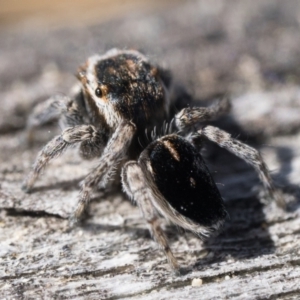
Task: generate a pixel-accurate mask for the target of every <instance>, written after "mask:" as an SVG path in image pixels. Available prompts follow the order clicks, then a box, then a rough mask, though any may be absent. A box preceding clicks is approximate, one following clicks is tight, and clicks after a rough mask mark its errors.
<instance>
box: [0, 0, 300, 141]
mask: <svg viewBox="0 0 300 300" xmlns="http://www.w3.org/2000/svg"><path fill="white" fill-rule="evenodd" d="M299 24H300V3H299V1H297V0H290V1H288V2H282V1H279V0H262V1H259V2H258V1H257V2H254V1H251V0H244V1H237V0H229V1H226V2H225V1H222V0H215V1H213V2H208V1H204V0H187V1H179V0H178V1H175V0H172V1H171V0H164V1H159V0H152V1H138V0H115V1H108V0H102V1H96V0H87V1H84V2H83V1H70V0H69V1H66V0H64V1H51V2H49V1H33V0H29V1H26V2H20V1H4V0H1V1H0V26H1V27H0V88H1V100H0V101H1V102H2V103H6V104H5V105H2V109H1V111H0V132H5V131H7V130H10V129H14V128H15V129H17V128H22V126H24V120H25V119H24V116H25V115H26V114H27V112H28V109H31V107H32V105H34V104H35V103H36V101H39V100H41V99H43V98H45V97H48V96H49V95H53V93H58V92H62V93H66V92H67V91H68V89H69V88H70V86H71V85H72V82H73V81H74V78H73V73H74V72H75V70H76V68H77V66H78V65H79V64H80V63H82V62H83V61H85V59H86V58H87V57H88V56H90V55H91V54H94V53H103V52H104V51H106V50H108V49H110V48H112V47H119V48H135V49H138V50H141V51H143V52H144V53H145V54H147V55H148V56H149V57H150V58H151V59H152V60H153V61H154V62H156V63H159V64H161V65H163V66H164V67H167V68H169V69H171V71H172V72H173V74H174V77H175V79H176V81H177V82H179V83H180V84H182V85H183V86H185V87H186V89H187V90H188V91H189V93H190V94H191V95H192V96H193V97H194V98H195V99H198V100H202V101H206V100H209V99H213V98H215V97H218V96H219V95H222V94H224V93H226V94H229V95H230V96H231V97H232V98H233V102H234V103H235V99H236V98H238V99H239V100H238V101H237V102H236V105H234V109H233V114H234V115H235V117H236V118H237V120H238V121H239V122H240V123H241V126H242V127H243V128H244V129H245V130H247V131H251V132H253V133H255V134H256V133H259V134H263V135H267V136H269V135H270V134H274V133H279V132H281V133H286V132H294V131H295V130H297V128H298V127H299V125H300V120H299V119H300V118H299V117H298V116H299V113H300V111H299V108H298V106H297V103H298V102H299V90H298V83H299V76H300V69H299V64H298V62H299V58H300V35H299ZM51 76H52V77H51ZM50 78H51V79H50ZM240 97H242V99H240ZM245 97H246V98H245ZM278 97H279V98H278ZM283 99H284V101H283ZM258 103H260V104H259V105H258ZM274 103H275V104H276V105H274ZM295 103H296V104H295ZM278 106H280V107H281V106H284V107H283V109H282V110H281V111H278V110H277V111H274V108H276V107H277V108H278ZM291 107H292V109H290V108H291ZM244 111H245V112H247V114H246V115H245V114H244V113H243V112H244ZM8 116H9V117H8ZM12 116H13V117H12ZM286 116H289V118H287V117H286ZM257 120H260V121H259V122H258V121H257ZM278 121H279V122H278ZM266 124H269V126H266Z"/></svg>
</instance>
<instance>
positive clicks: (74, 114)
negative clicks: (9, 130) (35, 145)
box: [26, 95, 83, 143]
mask: <svg viewBox="0 0 300 300" xmlns="http://www.w3.org/2000/svg"><path fill="white" fill-rule="evenodd" d="M59 118H61V125H62V127H63V128H66V127H71V126H75V125H79V124H83V118H82V113H81V111H80V109H79V106H78V104H77V103H76V102H75V101H74V100H72V99H71V98H69V97H67V96H63V95H57V96H54V97H51V98H49V99H48V100H46V101H43V102H41V103H39V104H37V105H36V106H35V108H34V110H33V112H32V114H31V115H30V116H29V118H28V121H27V124H26V136H27V141H28V143H31V142H32V141H33V134H34V128H36V127H39V126H42V125H44V124H46V123H48V122H50V121H54V120H58V119H59Z"/></svg>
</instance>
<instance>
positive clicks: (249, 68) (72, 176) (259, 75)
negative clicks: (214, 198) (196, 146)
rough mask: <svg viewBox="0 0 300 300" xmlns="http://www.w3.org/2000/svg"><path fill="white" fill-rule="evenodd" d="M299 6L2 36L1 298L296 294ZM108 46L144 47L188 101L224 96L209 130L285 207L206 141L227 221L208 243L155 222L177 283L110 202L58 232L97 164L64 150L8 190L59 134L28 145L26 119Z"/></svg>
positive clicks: (202, 7) (205, 5) (128, 210)
mask: <svg viewBox="0 0 300 300" xmlns="http://www.w3.org/2000/svg"><path fill="white" fill-rule="evenodd" d="M299 11H300V5H299V2H298V1H273V0H269V1H268V0H264V1H257V2H254V1H226V3H225V2H222V1H211V2H209V1H185V2H184V3H182V5H180V6H178V5H177V6H176V7H174V8H172V9H171V10H169V11H165V12H161V13H158V14H155V15H153V14H152V15H150V14H142V15H139V14H135V15H131V16H128V17H126V18H123V19H118V20H115V21H111V22H108V23H104V24H101V25H97V26H96V25H95V26H90V27H88V28H76V29H57V30H49V31H47V30H45V29H43V28H39V29H35V30H34V29H31V30H28V29H24V30H22V29H21V28H20V30H19V31H13V32H10V31H8V30H5V31H2V32H0V41H1V47H0V85H1V90H0V99H1V100H0V101H1V110H0V133H1V135H0V162H1V164H0V180H1V186H0V208H1V211H0V228H1V229H0V257H1V258H0V298H1V299H4V298H6V299H38V298H46V299H75V298H76V299H170V298H173V299H299V297H300V283H299V282H300V245H299V234H300V231H299V228H300V219H299V216H300V209H299V197H300V190H299V184H300V147H299V145H300V130H299V129H300V88H299V86H298V83H299V76H300V74H299V61H300V52H299V49H300V35H299ZM113 46H118V47H122V48H124V47H133V48H139V49H140V48H142V49H144V50H145V52H146V53H148V54H149V56H150V57H151V58H152V59H154V60H155V61H157V62H159V63H161V64H164V65H165V66H169V67H170V69H171V70H172V71H173V73H174V74H175V77H176V79H177V80H178V82H180V83H181V84H183V85H184V86H186V87H187V89H188V90H189V91H190V92H191V93H192V94H193V95H194V97H195V98H196V99H198V101H199V102H200V101H203V100H207V99H212V98H213V97H215V96H217V95H218V94H219V93H224V92H226V93H228V94H229V95H230V96H231V97H232V98H233V111H232V113H231V115H230V116H229V117H226V118H223V119H222V120H220V122H219V123H218V126H220V127H222V128H226V130H228V131H229V132H230V133H232V134H233V135H234V136H239V137H240V138H241V139H242V140H243V141H245V142H248V143H250V144H253V145H255V146H256V147H258V148H259V149H260V150H261V151H262V154H263V157H264V158H265V160H266V161H267V164H268V166H269V167H270V169H271V170H273V172H272V174H273V177H274V179H275V181H276V183H277V184H278V185H279V186H281V187H282V189H283V191H284V192H285V198H286V201H287V202H288V210H287V211H286V212H283V211H281V210H279V209H277V208H276V207H274V206H273V205H270V204H267V205H264V204H262V203H263V202H264V198H263V195H261V193H259V187H260V185H259V182H258V179H257V176H256V174H255V172H254V171H253V170H252V169H251V168H250V167H249V166H247V165H246V164H244V163H243V162H241V161H240V160H239V159H237V158H234V157H233V156H232V155H230V154H228V153H226V152H224V151H220V150H219V149H217V148H216V147H213V146H209V147H208V148H207V151H205V152H204V155H205V157H206V160H207V161H208V164H209V166H210V169H211V171H212V173H213V175H214V177H215V179H216V182H217V183H218V186H219V188H220V190H221V193H222V195H223V197H224V199H225V201H226V205H227V209H228V212H229V214H230V216H231V218H230V220H228V221H227V223H226V225H225V227H224V230H223V232H222V233H221V234H220V235H219V236H218V237H215V238H213V239H210V240H208V241H206V242H201V241H200V240H199V239H198V238H197V237H195V236H194V235H192V234H191V233H188V232H180V231H178V230H177V229H176V228H174V227H172V226H167V232H168V237H169V240H170V243H171V247H172V249H173V250H174V254H175V256H176V257H177V258H178V260H179V261H180V263H181V264H182V265H183V266H185V267H186V268H187V274H186V275H183V276H180V277H176V276H175V275H173V274H172V273H171V272H170V270H169V267H168V265H167V262H166V259H165V257H164V255H163V253H162V252H161V251H160V250H158V249H157V246H156V244H155V243H154V241H152V239H151V237H150V235H149V233H148V231H147V227H146V225H145V223H144V222H143V220H142V219H141V216H140V214H139V211H138V209H137V207H135V206H133V205H132V204H131V203H130V202H129V201H128V200H126V198H125V197H124V196H122V194H121V193H118V192H115V193H106V194H104V193H99V194H98V195H95V198H94V201H93V202H92V204H91V209H90V216H89V217H88V218H87V219H86V221H85V222H84V223H83V224H82V225H81V226H80V227H77V228H75V229H73V230H71V231H70V230H69V227H68V221H67V218H68V216H69V214H70V212H71V211H72V209H73V207H74V205H75V203H76V197H77V192H78V185H79V182H80V180H81V179H82V178H83V176H84V175H85V174H86V173H87V172H88V170H89V169H90V168H92V166H93V165H94V164H95V161H91V162H86V161H81V159H80V158H79V156H78V155H77V152H76V151H75V150H76V149H74V150H71V151H69V152H67V153H66V154H65V155H64V156H63V157H61V158H59V159H57V160H55V161H54V162H53V163H51V165H50V166H49V168H48V169H47V170H46V171H45V173H44V176H43V177H41V179H40V180H39V181H38V182H37V185H36V188H35V189H34V192H33V193H32V194H30V195H27V194H24V193H23V192H22V191H21V190H20V185H21V182H22V180H23V178H24V176H25V175H26V174H27V173H28V171H29V169H30V165H31V163H32V162H33V160H34V158H35V156H36V154H37V152H38V150H39V149H40V147H41V146H42V145H43V144H44V143H45V142H46V141H47V140H49V138H51V137H52V136H53V135H54V134H55V133H57V132H58V129H57V127H56V126H55V125H51V126H48V127H46V128H43V129H41V130H38V131H37V134H36V142H35V143H34V145H33V146H32V147H31V148H28V147H27V146H26V144H25V143H24V124H25V121H26V116H27V115H28V113H29V111H30V110H31V108H32V107H33V105H34V104H35V103H37V102H38V101H42V100H43V99H45V98H46V97H48V96H50V95H53V94H55V93H60V92H63V93H66V92H67V91H68V89H69V88H70V87H71V85H72V83H73V82H74V81H75V79H73V77H72V72H74V71H75V69H76V67H77V66H78V64H79V63H81V62H82V61H83V60H84V59H85V58H86V56H88V55H90V54H92V53H94V52H103V51H104V50H106V49H109V48H111V47H113ZM258 195H261V196H260V197H258ZM195 278H200V279H201V280H202V282H201V283H202V284H201V285H199V286H192V281H193V279H195ZM198 283H199V281H198Z"/></svg>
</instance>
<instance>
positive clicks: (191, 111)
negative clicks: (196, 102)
mask: <svg viewBox="0 0 300 300" xmlns="http://www.w3.org/2000/svg"><path fill="white" fill-rule="evenodd" d="M230 108H231V104H230V101H229V100H228V99H227V98H223V99H222V100H220V101H218V102H217V103H215V104H214V105H212V106H210V107H186V108H183V109H182V110H181V111H180V112H179V113H177V114H176V116H175V125H176V127H177V128H178V129H179V130H184V129H187V128H189V127H192V126H195V125H197V124H198V123H200V122H205V121H210V120H214V119H217V118H218V117H220V116H222V115H224V114H226V113H228V112H229V110H230Z"/></svg>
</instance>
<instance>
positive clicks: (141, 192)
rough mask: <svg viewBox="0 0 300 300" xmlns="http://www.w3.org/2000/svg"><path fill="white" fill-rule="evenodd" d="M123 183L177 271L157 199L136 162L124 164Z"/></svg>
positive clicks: (177, 267)
mask: <svg viewBox="0 0 300 300" xmlns="http://www.w3.org/2000/svg"><path fill="white" fill-rule="evenodd" d="M122 184H123V189H124V191H125V192H126V194H127V195H128V196H129V197H130V198H131V199H133V200H134V201H135V202H136V203H137V205H138V207H139V209H140V210H141V213H142V215H143V217H144V219H145V220H146V222H147V223H148V225H149V229H150V232H151V234H152V236H153V238H154V239H155V241H156V242H157V243H158V244H159V246H160V247H161V248H162V250H163V251H164V253H165V255H166V257H167V259H168V262H169V264H170V265H171V267H172V269H173V270H174V271H176V272H177V271H178V269H179V266H178V263H177V261H176V258H175V257H174V255H173V253H172V251H171V249H170V247H169V244H168V241H167V238H166V236H165V234H164V232H163V230H162V228H161V226H160V219H159V218H158V213H157V210H156V209H155V207H154V205H153V203H154V201H155V200H153V197H154V196H153V193H152V190H151V189H150V188H149V187H148V185H147V181H146V178H145V176H144V174H143V171H142V169H141V167H140V166H139V165H138V164H137V163H136V162H134V161H130V162H128V163H126V165H125V166H124V168H123V170H122ZM151 199H152V201H151Z"/></svg>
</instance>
